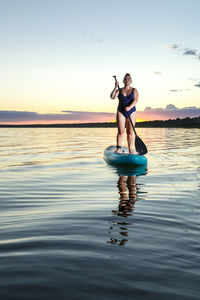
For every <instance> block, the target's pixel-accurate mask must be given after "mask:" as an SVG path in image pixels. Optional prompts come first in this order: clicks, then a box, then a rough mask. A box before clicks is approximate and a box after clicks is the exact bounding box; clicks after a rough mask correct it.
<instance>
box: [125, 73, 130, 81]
mask: <svg viewBox="0 0 200 300" xmlns="http://www.w3.org/2000/svg"><path fill="white" fill-rule="evenodd" d="M126 76H130V78H131V81H132V77H131V74H130V73H126V74H125V76H124V79H125V77H126Z"/></svg>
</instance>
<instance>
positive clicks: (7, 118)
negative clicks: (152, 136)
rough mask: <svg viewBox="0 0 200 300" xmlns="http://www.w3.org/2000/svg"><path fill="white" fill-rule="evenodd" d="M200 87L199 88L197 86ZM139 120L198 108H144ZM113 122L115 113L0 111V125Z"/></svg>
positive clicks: (182, 114) (187, 113)
mask: <svg viewBox="0 0 200 300" xmlns="http://www.w3.org/2000/svg"><path fill="white" fill-rule="evenodd" d="M199 87H200V86H199ZM136 116H137V119H140V120H168V119H176V118H186V117H198V116H200V107H199V108H198V107H195V106H191V107H184V108H178V107H176V106H175V105H173V104H168V105H167V106H166V108H151V107H146V108H145V110H144V111H139V110H137V115H136ZM113 120H115V113H106V112H86V111H70V110H67V111H61V112H60V113H57V114H39V113H36V112H31V111H6V110H2V111H0V124H39V123H42V124H43V123H45V124H48V123H52V124H55V123H57V124H59V123H60V124H61V123H98V122H111V121H113Z"/></svg>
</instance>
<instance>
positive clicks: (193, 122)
mask: <svg viewBox="0 0 200 300" xmlns="http://www.w3.org/2000/svg"><path fill="white" fill-rule="evenodd" d="M0 127H20V128H22V127H40V128H46V127H70V128H73V127H75V128H79V127H80V128H81V127H87V128H89V127H91V128H98V127H117V124H116V122H104V123H74V124H20V125H16V124H15V125H14V124H10V125H9V124H0ZM136 127H182V128H200V116H199V117H196V118H189V117H187V118H184V119H179V118H177V119H175V120H171V119H169V120H166V121H162V120H157V121H145V122H138V123H136Z"/></svg>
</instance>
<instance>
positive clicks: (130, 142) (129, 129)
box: [126, 112, 136, 153]
mask: <svg viewBox="0 0 200 300" xmlns="http://www.w3.org/2000/svg"><path fill="white" fill-rule="evenodd" d="M130 117H131V120H132V122H133V125H134V126H135V120H136V112H133V113H132V114H131V115H130ZM126 133H127V142H128V150H129V153H133V142H134V141H135V137H134V135H133V128H132V125H131V122H130V120H129V119H127V120H126Z"/></svg>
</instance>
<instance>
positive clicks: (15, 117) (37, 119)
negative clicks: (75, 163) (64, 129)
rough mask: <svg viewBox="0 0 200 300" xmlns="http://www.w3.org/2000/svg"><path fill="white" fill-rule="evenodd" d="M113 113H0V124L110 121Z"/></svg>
mask: <svg viewBox="0 0 200 300" xmlns="http://www.w3.org/2000/svg"><path fill="white" fill-rule="evenodd" d="M114 118H115V114H114V113H105V112H85V111H70V110H68V111H62V112H61V113H58V114H39V113H36V112H30V111H5V110H4V111H3V110H1V111H0V123H1V124H3V123H9V122H10V123H11V122H12V123H31V122H32V123H44V122H47V123H49V122H52V123H56V122H57V123H73V122H76V123H82V122H84V123H86V122H104V121H105V120H108V122H109V121H112V120H113V119H114Z"/></svg>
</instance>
